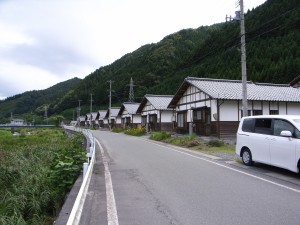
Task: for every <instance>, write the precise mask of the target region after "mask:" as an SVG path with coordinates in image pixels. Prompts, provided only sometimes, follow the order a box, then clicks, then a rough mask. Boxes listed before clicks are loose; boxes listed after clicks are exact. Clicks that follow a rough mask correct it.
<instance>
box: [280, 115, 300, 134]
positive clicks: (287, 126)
mask: <svg viewBox="0 0 300 225" xmlns="http://www.w3.org/2000/svg"><path fill="white" fill-rule="evenodd" d="M284 130H288V131H290V132H291V133H292V135H293V137H296V138H299V137H300V132H299V131H298V129H296V128H295V127H294V126H293V125H292V124H290V123H289V122H288V121H285V120H280V119H276V120H275V121H274V135H276V136H280V133H281V131H284Z"/></svg>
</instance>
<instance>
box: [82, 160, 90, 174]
mask: <svg viewBox="0 0 300 225" xmlns="http://www.w3.org/2000/svg"><path fill="white" fill-rule="evenodd" d="M88 168H89V164H88V163H86V162H85V163H83V178H84V177H85V175H86V172H87V170H88Z"/></svg>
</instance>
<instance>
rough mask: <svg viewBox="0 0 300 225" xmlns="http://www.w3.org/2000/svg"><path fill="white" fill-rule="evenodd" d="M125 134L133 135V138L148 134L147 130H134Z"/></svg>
mask: <svg viewBox="0 0 300 225" xmlns="http://www.w3.org/2000/svg"><path fill="white" fill-rule="evenodd" d="M124 133H125V134H128V135H132V136H143V135H144V134H146V129H145V128H133V129H129V130H125V131H124Z"/></svg>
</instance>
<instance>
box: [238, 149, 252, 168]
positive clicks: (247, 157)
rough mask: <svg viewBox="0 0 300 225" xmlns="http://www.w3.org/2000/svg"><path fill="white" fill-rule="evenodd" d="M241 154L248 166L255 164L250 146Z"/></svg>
mask: <svg viewBox="0 0 300 225" xmlns="http://www.w3.org/2000/svg"><path fill="white" fill-rule="evenodd" d="M241 156H242V161H243V163H244V164H245V165H246V166H251V165H252V164H253V161H252V155H251V151H250V150H249V149H248V148H245V149H243V152H242V154H241Z"/></svg>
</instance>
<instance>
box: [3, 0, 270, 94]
mask: <svg viewBox="0 0 300 225" xmlns="http://www.w3.org/2000/svg"><path fill="white" fill-rule="evenodd" d="M236 2H237V0H206V1H204V0H184V1H183V0H42V1H40V0H0V99H4V98H6V97H10V96H13V95H16V94H20V93H23V92H25V91H31V90H42V89H45V88H48V87H50V86H52V85H55V84H57V83H59V82H62V81H65V80H68V79H71V78H73V77H79V78H84V77H86V76H87V75H89V74H90V73H92V72H93V71H95V70H96V69H97V68H99V67H101V66H105V65H108V64H111V63H113V62H114V61H115V60H117V59H119V58H120V57H122V56H123V55H125V54H126V53H130V52H133V51H134V50H136V49H137V48H139V47H141V46H142V45H145V44H149V43H156V42H159V41H160V40H161V39H163V38H164V37H165V36H167V35H169V34H171V33H174V32H177V31H179V30H181V29H187V28H198V27H200V26H202V25H203V26H205V25H212V24H215V23H220V22H224V21H225V16H226V14H227V15H232V16H234V15H235V13H234V12H235V11H236V10H238V9H239V8H236ZM264 2H265V0H244V7H245V12H246V11H247V10H248V9H252V8H255V7H256V6H258V5H260V4H262V3H264ZM246 29H247V28H246Z"/></svg>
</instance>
